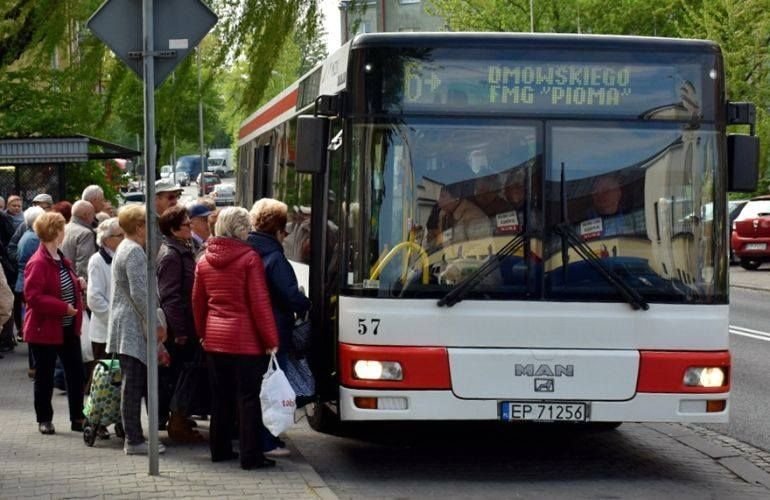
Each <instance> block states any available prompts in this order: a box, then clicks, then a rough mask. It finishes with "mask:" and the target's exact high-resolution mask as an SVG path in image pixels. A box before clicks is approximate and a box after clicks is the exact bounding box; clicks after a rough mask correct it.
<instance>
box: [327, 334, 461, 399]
mask: <svg viewBox="0 0 770 500" xmlns="http://www.w3.org/2000/svg"><path fill="white" fill-rule="evenodd" d="M339 360H340V361H339V362H340V383H341V384H342V385H343V386H345V387H352V388H359V389H451V388H452V381H451V377H450V375H449V353H448V352H447V350H446V347H411V346H410V347H401V346H362V345H351V344H340V346H339ZM360 360H365V361H397V362H399V363H400V364H401V370H402V372H403V377H404V378H403V380H360V379H357V378H354V377H353V365H354V364H355V363H356V361H360Z"/></svg>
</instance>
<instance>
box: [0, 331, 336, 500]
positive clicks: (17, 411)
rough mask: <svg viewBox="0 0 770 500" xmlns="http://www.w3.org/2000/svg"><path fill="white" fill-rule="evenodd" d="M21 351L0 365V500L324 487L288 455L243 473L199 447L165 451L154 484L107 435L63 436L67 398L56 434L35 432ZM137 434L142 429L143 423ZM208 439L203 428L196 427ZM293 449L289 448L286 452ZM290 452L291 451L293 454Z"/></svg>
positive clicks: (237, 494)
mask: <svg viewBox="0 0 770 500" xmlns="http://www.w3.org/2000/svg"><path fill="white" fill-rule="evenodd" d="M26 365H27V347H26V344H22V345H20V346H18V347H17V349H16V351H15V352H10V353H7V354H5V358H4V359H2V360H0V380H2V381H3V383H2V384H0V402H2V403H1V404H0V422H2V423H3V424H2V425H0V443H2V446H0V464H2V473H0V497H2V498H46V499H51V498H56V499H63V498H78V499H82V498H109V499H110V500H120V499H126V500H128V499H132V500H135V499H139V498H148V499H149V498H195V497H199V498H207V499H210V498H244V497H248V498H260V497H262V498H271V499H274V498H277V497H279V496H280V495H281V494H282V493H281V492H282V491H285V492H286V493H285V494H286V495H287V496H290V497H291V498H293V499H317V498H319V496H320V495H317V494H316V493H315V492H314V488H320V489H322V488H326V487H327V486H326V484H325V483H324V482H323V480H322V479H321V478H320V476H318V475H317V474H313V470H312V467H310V466H309V465H308V463H307V462H306V461H305V460H304V459H303V458H302V456H301V454H299V453H295V454H294V456H293V457H292V459H291V460H281V461H279V463H278V465H277V467H276V468H275V469H273V470H271V471H269V472H267V471H264V472H263V471H243V470H241V469H240V468H239V467H238V465H237V463H233V464H229V463H228V464H215V463H212V462H211V460H210V459H209V451H208V446H207V445H206V444H201V445H192V446H175V445H173V444H169V443H168V439H167V436H166V433H165V432H161V433H160V437H161V441H162V442H165V443H166V444H167V445H168V447H167V448H168V451H167V452H166V454H164V455H161V457H160V473H161V475H160V476H158V477H151V476H149V475H148V459H147V457H143V456H127V455H125V454H124V453H123V448H122V442H121V441H120V440H118V439H117V438H116V437H115V436H114V435H113V436H112V437H111V438H110V439H109V440H105V441H97V442H96V443H95V444H94V446H93V447H88V446H86V445H85V443H84V442H83V438H82V434H80V433H75V432H70V431H69V422H68V419H67V415H68V411H67V398H66V397H64V396H61V395H60V394H59V391H55V392H54V396H53V400H52V401H53V406H54V419H53V422H54V425H55V426H56V429H57V433H56V434H54V435H52V436H43V435H41V434H40V433H39V432H38V431H37V424H36V423H35V413H34V408H33V404H32V400H33V397H32V387H33V386H32V381H30V380H29V379H28V378H27V370H26ZM143 418H144V419H145V420H144V422H143V426H144V429H145V432H146V429H147V427H148V424H147V421H146V415H144V416H143ZM199 425H200V428H201V430H202V432H203V433H204V434H205V433H207V432H208V425H209V422H200V424H199ZM292 448H293V447H292ZM293 449H295V450H296V448H293ZM324 498H327V497H324Z"/></svg>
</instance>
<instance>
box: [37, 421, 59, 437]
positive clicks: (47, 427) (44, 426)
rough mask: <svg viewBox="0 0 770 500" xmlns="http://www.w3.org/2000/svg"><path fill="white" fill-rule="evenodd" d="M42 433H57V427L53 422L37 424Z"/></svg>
mask: <svg viewBox="0 0 770 500" xmlns="http://www.w3.org/2000/svg"><path fill="white" fill-rule="evenodd" d="M37 430H39V431H40V434H56V429H55V428H54V426H53V423H51V422H40V423H39V424H38V426H37Z"/></svg>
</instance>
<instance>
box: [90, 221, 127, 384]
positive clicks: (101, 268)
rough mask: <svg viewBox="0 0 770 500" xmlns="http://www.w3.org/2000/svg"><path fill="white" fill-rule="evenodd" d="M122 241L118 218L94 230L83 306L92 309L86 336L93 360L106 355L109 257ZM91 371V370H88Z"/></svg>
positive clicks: (109, 283) (110, 279)
mask: <svg viewBox="0 0 770 500" xmlns="http://www.w3.org/2000/svg"><path fill="white" fill-rule="evenodd" d="M121 241H123V230H122V229H121V228H120V224H118V219H117V218H116V217H113V218H111V219H107V220H105V221H104V222H102V223H101V224H99V227H97V228H96V244H97V245H98V246H99V251H98V252H96V253H95V254H93V255H92V256H91V258H90V259H88V291H87V292H86V303H87V304H88V308H89V309H91V323H90V324H89V330H88V335H89V338H90V339H91V347H92V348H93V351H94V359H95V360H98V359H103V358H104V357H105V355H106V353H107V324H108V321H109V319H110V287H111V286H112V258H113V257H114V256H115V251H116V250H117V249H118V245H119V244H120V242H121ZM91 370H93V367H91Z"/></svg>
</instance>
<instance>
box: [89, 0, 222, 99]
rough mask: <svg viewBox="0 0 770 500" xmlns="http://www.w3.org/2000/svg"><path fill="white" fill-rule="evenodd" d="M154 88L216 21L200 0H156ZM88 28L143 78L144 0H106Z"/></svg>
mask: <svg viewBox="0 0 770 500" xmlns="http://www.w3.org/2000/svg"><path fill="white" fill-rule="evenodd" d="M153 13H154V17H155V22H154V28H155V29H154V33H153V35H154V37H155V53H154V55H155V57H154V58H153V60H154V61H155V81H154V82H153V84H154V86H155V88H158V86H159V85H160V84H161V83H163V81H164V80H165V79H166V77H168V75H169V74H170V73H171V72H172V71H173V70H174V68H176V66H177V64H179V63H180V62H181V61H182V60H183V59H184V58H185V57H186V56H187V54H188V53H189V52H190V51H191V50H192V49H193V48H195V47H196V46H197V45H198V44H199V43H200V41H201V40H203V37H204V36H206V33H208V32H209V30H211V28H212V27H214V25H215V24H216V23H217V15H216V14H214V12H212V11H211V9H209V8H208V6H206V5H205V4H204V3H203V2H202V1H201V0H153ZM87 25H88V28H89V29H90V30H91V31H92V32H93V34H94V35H95V36H96V37H97V38H98V39H99V40H101V41H103V42H104V43H105V44H106V45H107V46H108V47H109V48H110V49H111V50H112V51H113V52H114V53H115V55H116V56H117V57H118V59H120V60H121V61H123V62H124V63H126V65H127V66H128V67H129V68H131V69H132V70H133V71H134V73H136V74H137V75H139V78H142V76H143V75H142V73H143V69H142V68H143V62H142V55H143V54H142V0H107V1H106V2H104V3H103V4H102V6H101V7H99V10H97V11H96V12H94V14H93V15H92V16H91V19H89V20H88V23H87Z"/></svg>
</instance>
